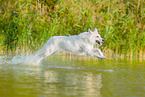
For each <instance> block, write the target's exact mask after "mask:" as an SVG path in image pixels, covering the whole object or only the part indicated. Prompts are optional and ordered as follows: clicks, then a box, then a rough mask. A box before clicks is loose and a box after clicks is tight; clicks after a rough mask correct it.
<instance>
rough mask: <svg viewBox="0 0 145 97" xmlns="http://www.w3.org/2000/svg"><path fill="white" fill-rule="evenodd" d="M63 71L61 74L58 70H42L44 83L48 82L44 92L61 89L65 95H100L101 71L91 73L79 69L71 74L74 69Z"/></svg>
mask: <svg viewBox="0 0 145 97" xmlns="http://www.w3.org/2000/svg"><path fill="white" fill-rule="evenodd" d="M65 72H66V73H65V74H62V73H61V72H60V71H59V70H58V71H57V70H55V71H54V70H48V71H45V72H44V75H45V80H44V83H45V84H49V87H48V88H49V90H48V88H46V91H45V93H48V92H49V93H60V92H61V91H63V93H64V94H66V95H78V94H81V95H84V96H85V95H86V96H87V95H96V97H102V96H101V92H100V89H101V87H102V78H101V75H102V74H101V73H98V74H93V73H92V72H84V71H81V72H79V73H75V74H72V72H73V73H74V71H67V70H66V71H65ZM75 72H76V71H75ZM77 72H78V71H77ZM80 79H81V80H80ZM60 89H61V90H60ZM58 90H59V91H58ZM70 90H71V91H72V92H71V93H70V92H69V91H70ZM78 91H80V92H78Z"/></svg>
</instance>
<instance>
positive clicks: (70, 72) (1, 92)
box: [0, 55, 145, 97]
mask: <svg viewBox="0 0 145 97" xmlns="http://www.w3.org/2000/svg"><path fill="white" fill-rule="evenodd" d="M19 57H23V58H24V56H19ZM23 58H14V57H6V56H4V57H2V56H1V57H0V87H1V88H0V97H145V77H144V76H145V65H144V64H145V61H143V60H142V61H140V60H135V59H134V60H121V59H111V60H109V59H105V60H98V59H96V58H89V57H77V56H73V57H65V56H57V55H53V56H49V57H48V58H46V59H44V60H43V61H42V62H41V65H38V64H37V65H35V64H32V63H31V62H30V63H29V62H27V63H21V62H22V60H23ZM11 59H13V61H10V60H11ZM17 61H18V62H17Z"/></svg>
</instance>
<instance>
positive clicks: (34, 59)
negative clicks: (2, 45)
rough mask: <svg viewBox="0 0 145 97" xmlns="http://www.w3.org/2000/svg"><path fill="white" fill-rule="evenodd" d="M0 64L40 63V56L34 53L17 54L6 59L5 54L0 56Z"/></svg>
mask: <svg viewBox="0 0 145 97" xmlns="http://www.w3.org/2000/svg"><path fill="white" fill-rule="evenodd" d="M0 64H10V65H14V64H25V65H41V58H40V57H39V56H35V55H27V56H25V55H18V56H14V57H12V58H11V60H10V61H9V60H8V57H7V56H0Z"/></svg>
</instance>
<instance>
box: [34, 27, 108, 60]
mask: <svg viewBox="0 0 145 97" xmlns="http://www.w3.org/2000/svg"><path fill="white" fill-rule="evenodd" d="M103 42H104V39H103V38H101V36H100V34H99V33H98V30H97V28H95V30H94V31H91V30H90V29H88V32H83V33H80V34H79V35H73V36H54V37H51V38H50V39H49V40H48V41H47V43H46V44H45V45H44V46H43V47H42V48H41V49H40V50H38V51H37V52H36V53H35V56H39V57H40V58H39V59H40V60H39V61H41V60H42V59H43V58H45V57H47V56H49V55H52V54H57V53H59V52H71V53H73V54H77V55H88V56H91V57H98V58H100V59H105V56H104V55H103V53H102V51H101V50H100V49H99V48H94V46H95V45H96V44H97V45H99V46H101V45H102V43H103Z"/></svg>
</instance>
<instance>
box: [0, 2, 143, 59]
mask: <svg viewBox="0 0 145 97" xmlns="http://www.w3.org/2000/svg"><path fill="white" fill-rule="evenodd" d="M0 6H1V7H0V13H1V14H0V18H1V19H0V41H1V42H0V49H1V51H3V52H10V51H16V52H22V51H23V52H27V53H30V52H31V53H33V52H34V51H36V50H38V49H40V48H41V47H42V46H43V45H44V44H45V43H46V41H47V40H48V39H49V38H50V37H52V36H55V35H74V34H79V33H81V32H84V31H87V30H88V28H91V29H92V30H93V29H94V28H95V27H97V28H98V29H99V32H100V34H101V35H102V36H103V37H104V39H105V45H104V46H103V48H102V49H103V50H104V52H106V54H107V56H108V57H110V56H113V55H117V56H123V57H128V58H132V57H143V56H144V57H145V21H144V20H145V2H144V0H38V1H36V0H29V1H28V0H1V2H0Z"/></svg>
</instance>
